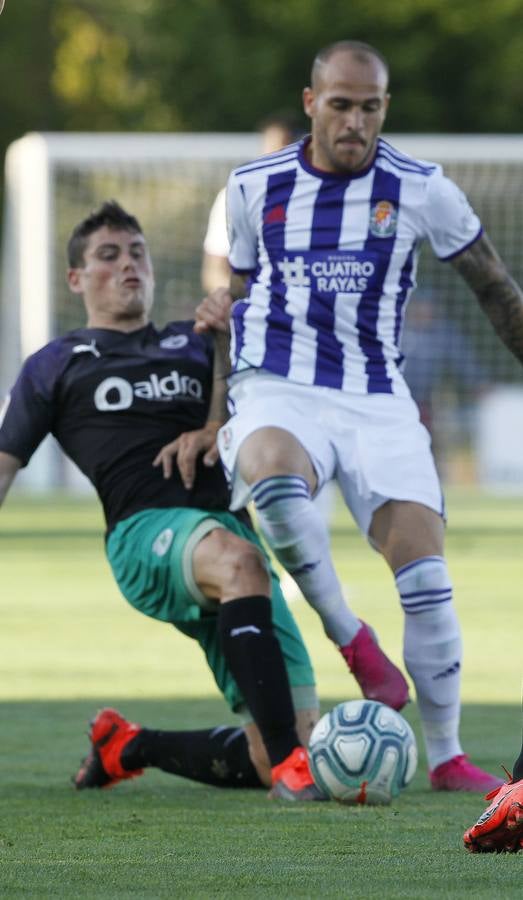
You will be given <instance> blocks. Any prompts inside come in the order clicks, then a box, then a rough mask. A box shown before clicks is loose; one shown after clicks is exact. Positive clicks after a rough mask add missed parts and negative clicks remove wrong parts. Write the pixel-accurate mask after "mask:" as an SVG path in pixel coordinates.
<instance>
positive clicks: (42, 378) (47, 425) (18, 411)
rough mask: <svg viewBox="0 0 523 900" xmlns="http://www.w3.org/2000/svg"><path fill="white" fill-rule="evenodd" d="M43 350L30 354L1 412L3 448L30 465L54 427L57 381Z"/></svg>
mask: <svg viewBox="0 0 523 900" xmlns="http://www.w3.org/2000/svg"><path fill="white" fill-rule="evenodd" d="M46 361H47V360H46V358H45V355H44V353H43V351H40V353H36V354H35V355H34V356H30V357H29V359H28V360H27V362H26V363H25V365H24V366H23V368H22V370H21V372H20V375H19V376H18V379H17V381H16V382H15V385H14V387H13V389H12V390H11V392H10V394H9V395H8V396H7V398H6V400H5V402H4V406H3V408H2V411H1V412H0V450H2V451H3V452H4V453H10V454H11V456H15V457H16V458H17V459H19V460H20V462H21V464H22V466H26V465H27V463H28V462H29V460H30V458H31V456H32V455H33V453H34V452H35V450H36V449H37V447H38V445H39V444H40V443H41V442H42V441H43V439H44V438H45V436H46V435H47V434H48V433H49V432H50V431H51V429H52V427H53V418H54V410H53V385H54V380H53V378H52V377H50V372H49V369H48V367H47V366H46V364H45V363H46Z"/></svg>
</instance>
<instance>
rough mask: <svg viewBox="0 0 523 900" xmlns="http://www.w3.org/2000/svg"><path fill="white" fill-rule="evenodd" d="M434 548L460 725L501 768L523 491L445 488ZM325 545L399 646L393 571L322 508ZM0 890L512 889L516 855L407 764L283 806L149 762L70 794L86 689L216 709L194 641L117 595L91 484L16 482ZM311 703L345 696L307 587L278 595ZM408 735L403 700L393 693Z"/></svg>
mask: <svg viewBox="0 0 523 900" xmlns="http://www.w3.org/2000/svg"><path fill="white" fill-rule="evenodd" d="M448 505H449V518H450V524H449V529H448V557H449V561H450V566H451V571H452V575H453V580H454V584H455V588H456V602H457V607H458V610H459V613H460V617H461V620H462V625H463V631H464V638H465V665H464V677H463V697H464V710H463V722H462V736H463V742H464V745H465V749H466V750H467V751H468V752H470V753H471V755H472V756H473V758H474V761H475V762H477V763H479V764H481V765H484V766H485V767H490V768H491V770H493V771H498V772H500V769H499V765H500V763H505V765H507V766H509V767H510V766H511V765H512V763H513V760H514V757H515V755H516V752H517V751H518V750H519V746H520V736H521V708H520V689H521V676H522V668H523V663H522V652H521V584H522V582H523V561H522V560H523V553H522V546H523V502H522V501H521V499H519V500H518V499H517V498H505V499H502V498H496V497H480V496H478V495H476V494H474V493H467V492H461V493H459V492H456V493H451V494H450V495H449V497H448ZM333 548H334V553H335V558H336V562H337V566H338V569H339V572H340V574H341V577H342V580H343V583H344V585H345V586H346V590H347V594H348V596H349V598H350V600H351V603H352V605H353V606H354V608H355V610H356V611H357V612H358V613H359V614H361V615H362V616H364V617H365V618H366V619H367V620H368V621H370V622H371V623H372V624H373V625H375V627H376V628H377V630H378V632H379V634H380V638H381V642H382V644H383V645H384V647H385V649H386V650H387V651H388V652H389V653H390V655H391V656H392V657H393V658H394V659H395V660H396V661H397V662H400V646H401V613H400V610H399V605H398V601H397V598H396V594H395V590H394V586H393V583H392V581H391V578H390V576H389V574H388V572H387V570H386V568H385V566H384V564H383V563H382V561H381V560H380V558H379V557H377V556H376V554H374V553H373V552H372V551H371V550H370V549H369V548H368V547H367V546H366V545H365V544H364V542H363V541H362V540H361V538H360V537H359V536H358V534H357V533H356V531H355V530H354V528H353V526H352V525H350V524H349V522H348V520H347V517H346V515H345V514H344V513H343V512H342V511H341V510H339V511H337V514H336V517H335V520H334V523H333ZM0 558H1V576H0V578H1V598H2V600H1V605H2V629H1V633H0V713H1V723H2V724H1V738H0V814H1V815H0V897H1V898H11V897H39V898H47V897H49V898H51V897H64V898H126V897H136V898H164V897H180V898H213V897H235V898H241V897H245V898H248V897H265V898H277V897H283V898H293V897H303V898H317V897H320V896H321V897H325V898H327V897H340V898H351V900H360V898H362V900H365V898H374V897H380V898H385V900H389V898H390V900H392V898H460V897H471V898H472V897H474V898H481V900H482V898H485V900H486V898H489V900H491V898H496V900H498V898H512V897H514V898H515V897H520V896H521V895H522V884H523V854H519V855H517V856H499V857H498V856H490V855H487V856H480V857H477V856H469V855H468V854H466V853H465V852H464V851H463V850H462V847H461V835H462V832H463V830H464V828H465V827H466V826H467V825H469V824H470V823H471V821H472V820H473V819H475V818H476V817H477V815H478V814H479V812H480V811H481V810H482V809H483V806H484V804H483V801H482V799H481V798H480V797H478V796H474V795H465V796H463V795H460V796H456V795H452V794H449V795H445V794H436V793H432V792H431V791H430V790H429V789H428V782H427V775H426V764H425V761H424V756H423V748H422V747H421V744H420V751H421V753H420V755H421V759H420V766H419V769H418V772H417V775H416V777H415V780H414V782H413V783H412V785H411V786H410V787H409V789H408V790H407V791H406V792H405V793H404V794H403V795H402V796H401V797H400V798H399V799H398V800H397V801H396V802H394V804H393V805H392V806H391V807H387V808H382V809H376V808H374V809H371V808H362V809H359V808H358V809H354V808H348V807H341V806H337V805H335V804H333V803H330V804H316V805H315V804H311V805H307V804H303V805H298V804H297V805H295V806H287V805H281V804H272V803H270V802H268V801H267V799H266V796H265V793H264V792H263V791H232V790H218V789H212V788H206V787H204V786H202V785H198V784H194V783H191V782H189V781H184V780H182V779H178V778H174V777H173V776H168V775H165V774H163V773H161V772H156V771H148V772H147V773H146V775H145V777H143V778H141V779H136V780H135V781H133V782H130V783H127V784H122V785H119V786H118V787H117V788H116V789H115V790H113V791H107V792H93V793H91V792H85V793H76V792H75V791H74V790H73V789H72V788H71V785H70V781H69V779H70V776H71V775H72V774H73V772H74V771H75V769H76V768H77V766H78V762H79V760H80V758H81V756H82V755H83V754H84V753H85V751H86V749H87V739H86V736H85V732H86V728H87V722H88V720H89V718H90V717H91V715H92V713H93V711H95V710H96V709H97V708H98V707H100V706H101V705H108V704H114V705H117V706H118V707H119V708H120V709H121V711H122V712H124V714H126V715H127V716H129V717H130V718H133V719H135V720H137V721H140V722H143V723H144V724H148V725H151V726H157V727H167V728H177V727H180V728H188V727H206V726H210V725H213V724H217V723H218V722H231V721H232V717H231V715H230V713H229V712H228V710H227V708H226V706H225V704H224V703H223V702H222V700H221V699H220V698H219V697H218V695H217V693H216V690H215V688H214V686H213V682H212V680H211V678H210V676H209V674H208V673H207V670H206V668H205V664H204V662H203V657H201V655H200V653H199V650H198V648H197V647H196V645H193V644H192V642H191V641H189V640H188V639H187V638H184V637H183V636H182V635H179V634H177V633H176V632H175V631H174V630H173V629H171V628H170V627H168V626H165V625H162V624H160V623H156V622H153V621H150V620H148V619H146V618H145V617H143V616H140V614H138V613H137V612H135V611H134V610H132V609H131V608H130V607H128V606H127V605H126V603H125V601H124V600H123V599H122V598H121V597H120V596H119V594H118V591H117V589H116V587H115V586H114V584H113V583H112V580H111V577H110V573H109V568H108V565H107V563H106V561H105V558H104V555H103V544H102V520H101V515H100V512H99V510H98V508H97V507H96V505H94V504H93V503H91V502H90V501H89V500H82V501H74V502H72V501H70V500H67V499H57V500H55V502H54V503H53V504H50V503H49V501H34V500H33V501H30V500H27V499H25V500H24V499H23V498H20V497H16V496H15V495H13V496H12V497H11V498H10V499H9V501H8V502H7V503H6V505H5V508H4V509H3V510H2V514H1V516H0ZM293 611H294V612H295V614H296V617H297V619H298V621H299V624H300V626H301V628H302V631H303V633H304V636H305V639H306V641H307V644H308V646H309V648H310V651H311V654H312V657H313V660H314V663H315V667H316V670H317V676H318V685H319V690H320V694H321V697H322V706H323V708H324V709H328V708H329V706H331V705H333V704H334V703H335V702H338V701H339V700H343V699H350V698H351V697H354V696H356V691H355V686H354V682H353V681H352V679H351V678H350V676H348V675H347V673H346V670H345V667H344V665H343V663H342V660H341V658H338V655H337V654H336V652H335V651H334V650H333V649H332V647H331V645H330V644H329V643H328V641H327V640H326V639H325V637H324V636H323V634H322V632H321V628H320V627H319V625H318V621H317V619H316V618H315V616H314V614H313V613H312V612H310V611H309V609H308V607H307V606H306V605H305V603H304V602H303V601H296V602H294V603H293ZM407 718H408V719H409V721H410V722H411V724H412V725H413V727H414V730H415V731H416V733H417V735H418V737H419V727H418V718H417V711H416V707H415V705H414V704H412V705H411V706H410V708H409V709H408V711H407Z"/></svg>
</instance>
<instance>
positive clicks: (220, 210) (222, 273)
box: [201, 112, 305, 293]
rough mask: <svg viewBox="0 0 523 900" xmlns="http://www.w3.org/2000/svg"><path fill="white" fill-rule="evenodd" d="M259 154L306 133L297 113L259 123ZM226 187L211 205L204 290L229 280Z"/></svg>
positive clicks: (206, 243)
mask: <svg viewBox="0 0 523 900" xmlns="http://www.w3.org/2000/svg"><path fill="white" fill-rule="evenodd" d="M257 130H258V132H259V135H260V153H262V154H264V155H265V154H267V153H275V152H276V151H277V150H281V149H282V148H283V147H286V146H287V145H288V144H292V143H293V142H294V141H297V140H298V139H299V138H300V137H302V135H303V134H304V132H305V126H304V120H303V118H302V117H301V116H299V115H298V113H292V112H281V113H274V114H273V115H270V116H267V118H266V119H263V120H262V121H261V122H260V124H259V125H258V129H257ZM225 194H226V189H225V187H223V188H222V189H221V190H220V191H219V192H218V194H217V195H216V199H215V201H214V203H213V205H212V207H211V211H210V213H209V220H208V223H207V231H206V234H205V238H204V241H203V258H202V275H201V278H202V287H203V290H204V291H205V292H206V293H211V292H212V291H214V290H215V289H216V288H219V287H227V286H228V284H229V281H230V280H231V268H230V266H229V236H228V234H227V211H226V202H225Z"/></svg>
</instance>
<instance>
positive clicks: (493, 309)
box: [452, 234, 523, 363]
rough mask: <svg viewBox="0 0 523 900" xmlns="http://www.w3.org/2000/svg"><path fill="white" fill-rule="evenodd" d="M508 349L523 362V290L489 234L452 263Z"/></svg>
mask: <svg viewBox="0 0 523 900" xmlns="http://www.w3.org/2000/svg"><path fill="white" fill-rule="evenodd" d="M452 264H453V266H454V268H455V269H456V270H457V271H458V272H459V274H460V275H461V276H462V278H464V279H465V281H466V282H467V284H468V286H469V287H470V288H471V289H472V290H473V291H474V293H475V295H476V297H477V298H478V302H479V305H480V306H481V308H482V310H483V312H484V313H485V314H486V315H487V316H488V318H489V319H490V321H491V323H492V326H493V328H494V330H495V331H496V332H497V334H499V336H500V338H501V340H502V341H503V343H504V344H506V346H507V347H508V349H509V350H510V351H511V352H512V353H513V354H514V356H516V357H517V358H518V359H519V361H520V362H521V363H523V291H522V290H521V288H520V287H519V285H518V284H517V283H516V282H515V281H514V279H513V278H512V277H511V276H510V275H509V273H508V271H507V269H506V266H505V264H504V262H503V261H502V260H501V258H500V256H499V255H498V252H497V250H496V248H495V247H494V245H493V244H492V242H491V241H490V239H489V238H488V237H487V235H486V234H483V235H482V236H481V237H480V238H479V239H478V240H477V241H476V242H475V243H474V244H472V246H470V247H468V248H467V250H464V251H463V253H460V254H459V256H456V257H454V259H453V260H452Z"/></svg>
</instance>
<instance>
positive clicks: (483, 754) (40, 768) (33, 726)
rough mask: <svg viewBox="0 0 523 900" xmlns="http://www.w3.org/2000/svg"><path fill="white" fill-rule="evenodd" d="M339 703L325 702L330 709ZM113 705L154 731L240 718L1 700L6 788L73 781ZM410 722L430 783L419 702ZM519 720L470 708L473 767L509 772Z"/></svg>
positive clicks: (468, 748)
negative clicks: (98, 719)
mask: <svg viewBox="0 0 523 900" xmlns="http://www.w3.org/2000/svg"><path fill="white" fill-rule="evenodd" d="M339 701H340V698H330V699H329V698H328V699H326V700H324V701H323V702H322V712H326V711H327V710H328V709H330V708H331V707H332V706H334V705H335V704H336V703H338V702H339ZM109 705H113V706H115V707H116V708H117V709H119V710H120V711H121V712H122V713H123V715H125V716H126V717H127V718H129V719H131V720H132V721H136V722H139V723H140V724H143V725H145V726H147V727H149V728H159V729H169V730H171V729H172V730H189V729H198V728H211V727H213V726H215V725H218V724H234V722H235V717H234V716H233V714H232V713H231V712H230V711H229V710H228V708H227V707H226V706H225V704H224V702H223V701H221V700H220V699H215V698H209V699H207V698H197V699H194V698H183V697H175V698H173V699H172V700H165V699H161V700H160V699H155V698H143V697H140V698H121V699H118V700H112V698H111V696H110V693H109V692H108V696H107V697H103V698H102V697H93V698H92V699H81V700H28V701H13V702H8V701H7V702H6V701H4V702H1V703H0V716H1V721H2V723H3V724H2V742H1V748H0V760H1V762H0V766H1V770H2V781H3V785H4V787H7V785H8V784H9V782H16V783H17V784H19V785H20V784H21V783H26V784H27V783H29V784H32V785H33V786H34V785H36V784H42V785H43V784H44V783H46V784H49V783H50V782H52V783H54V784H57V782H62V783H63V781H64V778H65V779H66V780H67V781H68V780H69V777H70V775H71V774H72V773H73V772H74V771H75V769H76V768H77V766H78V762H79V760H80V759H81V758H82V756H84V755H85V754H86V752H87V749H88V746H89V743H88V738H87V732H88V727H89V721H90V719H91V718H92V717H93V715H94V714H95V713H96V711H97V710H98V709H100V708H101V707H103V706H109ZM404 714H405V717H406V718H407V719H408V721H409V722H410V724H411V725H412V727H413V729H414V731H415V734H416V737H417V740H418V747H419V752H420V764H419V768H418V773H417V775H416V779H415V781H414V783H413V787H414V788H416V787H417V786H418V783H419V787H422V785H423V787H424V786H425V785H426V763H425V755H424V749H423V744H422V738H421V731H420V727H419V718H418V712H417V708H416V706H415V705H414V704H410V705H409V707H408V708H407V709H406V710H404ZM521 724H522V715H521V708H520V707H519V705H518V704H513V705H499V704H497V705H488V704H466V705H465V706H464V707H463V712H462V726H461V736H462V743H463V747H464V750H465V752H467V753H469V754H470V756H471V757H472V758H473V760H474V762H475V763H477V764H478V765H481V766H484V767H485V768H488V769H490V770H492V771H494V772H497V773H498V774H500V775H502V772H501V769H500V766H501V764H504V765H505V766H506V767H507V768H508V769H510V768H511V766H512V765H513V762H514V760H515V758H516V756H517V755H518V753H519V749H520V740H521Z"/></svg>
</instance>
